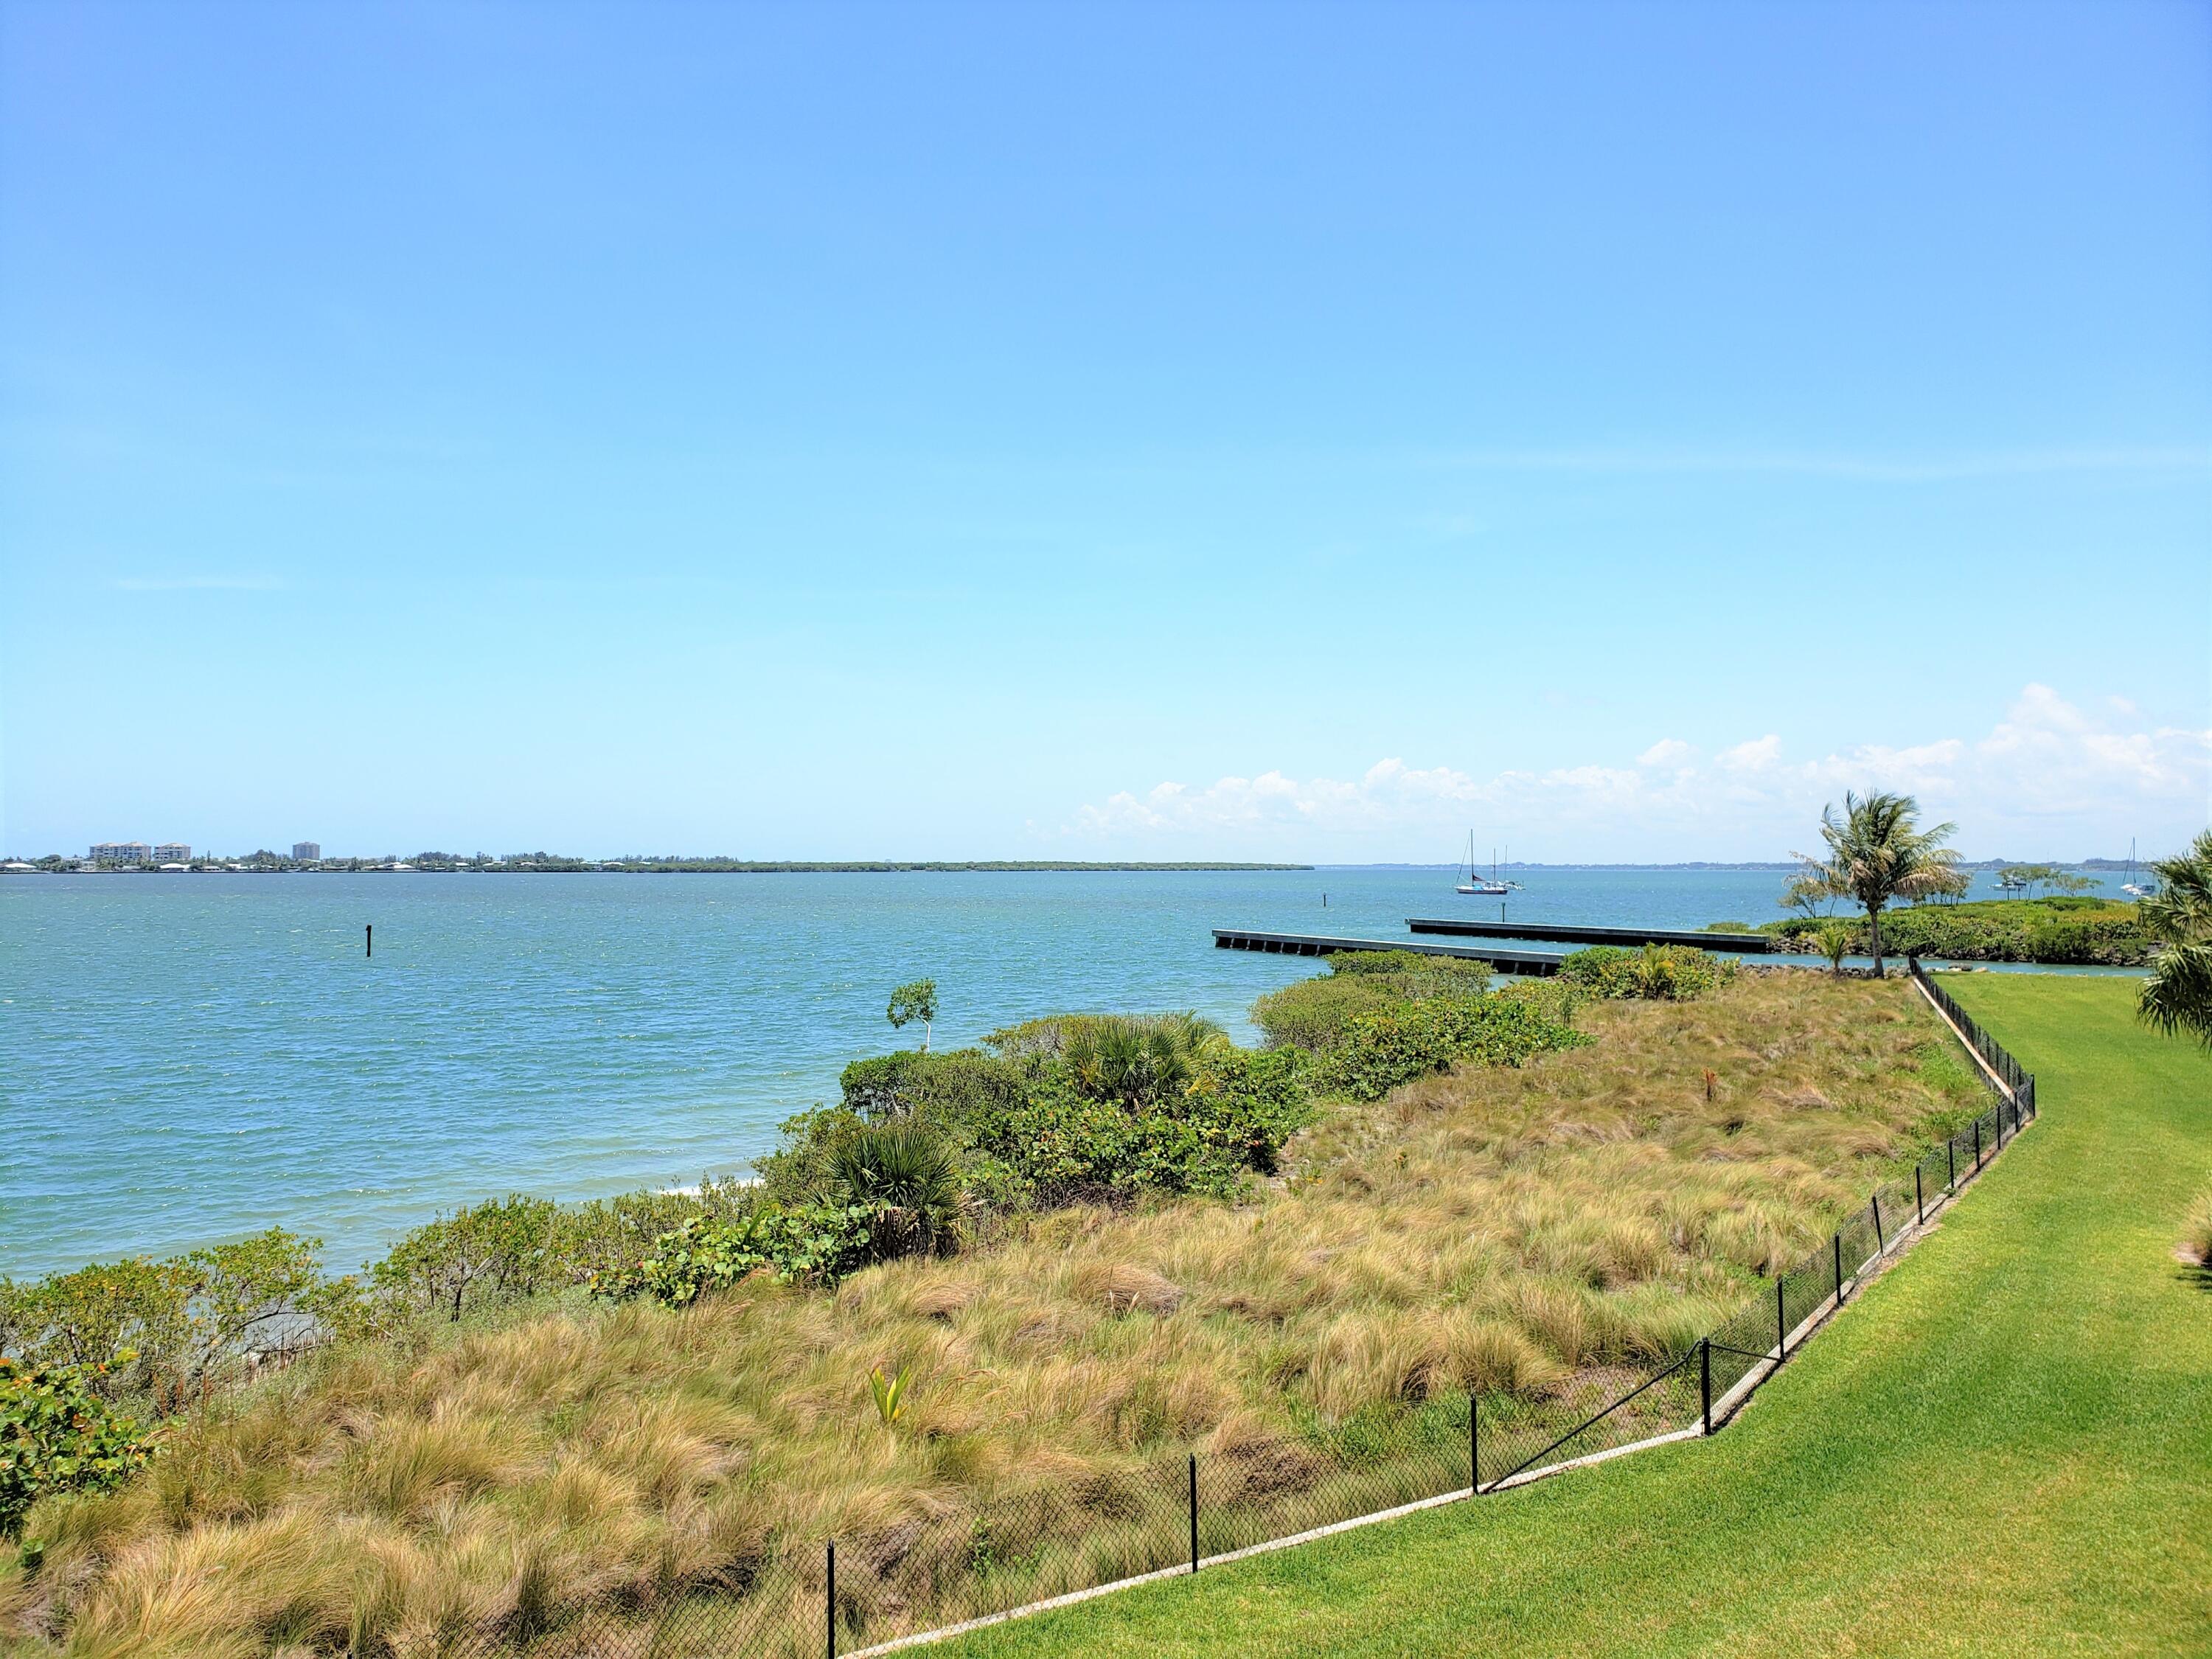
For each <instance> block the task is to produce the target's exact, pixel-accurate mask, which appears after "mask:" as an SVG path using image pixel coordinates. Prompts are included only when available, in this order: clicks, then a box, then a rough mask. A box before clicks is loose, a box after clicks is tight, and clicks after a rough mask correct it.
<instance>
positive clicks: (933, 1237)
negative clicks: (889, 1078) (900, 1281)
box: [829, 1123, 965, 1257]
mask: <svg viewBox="0 0 2212 1659" xmlns="http://www.w3.org/2000/svg"><path fill="white" fill-rule="evenodd" d="M829 1188H830V1196H832V1197H833V1198H836V1199H838V1200H842V1201H843V1202H845V1203H848V1204H872V1205H879V1206H882V1208H881V1210H880V1211H879V1212H878V1215H877V1217H876V1218H875V1220H874V1222H873V1223H872V1225H871V1231H872V1237H873V1245H874V1250H875V1254H876V1255H878V1256H879V1257H884V1256H894V1255H908V1254H909V1253H919V1254H921V1255H936V1254H938V1253H939V1252H940V1251H942V1250H945V1249H949V1248H950V1247H951V1245H952V1243H954V1241H955V1239H956V1238H957V1235H958V1231H959V1226H960V1218H961V1211H962V1205H963V1198H964V1196H965V1194H964V1193H963V1189H962V1187H961V1182H960V1165H959V1161H958V1159H957V1158H956V1157H955V1156H954V1153H953V1151H952V1148H951V1146H950V1145H948V1144H947V1143H946V1141H945V1139H944V1138H943V1137H942V1136H941V1135H939V1134H937V1133H934V1132H933V1131H931V1130H928V1129H924V1128H921V1127H918V1126H916V1125H914V1124H911V1123H866V1124H863V1125H861V1126H860V1128H858V1129H856V1130H855V1131H854V1133H853V1134H852V1136H851V1138H850V1139H848V1140H847V1141H846V1142H845V1143H844V1144H843V1145H842V1146H839V1147H838V1148H837V1150H836V1152H835V1153H833V1154H832V1155H831V1158H830V1160H829Z"/></svg>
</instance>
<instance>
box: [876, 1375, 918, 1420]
mask: <svg viewBox="0 0 2212 1659" xmlns="http://www.w3.org/2000/svg"><path fill="white" fill-rule="evenodd" d="M913 1375H914V1368H913V1367H912V1366H911V1365H902V1366H900V1367H899V1368H898V1370H896V1371H895V1372H894V1373H892V1374H891V1375H890V1376H884V1368H883V1367H882V1366H881V1365H878V1366H877V1367H876V1368H875V1369H874V1370H871V1371H870V1372H869V1373H868V1392H869V1393H870V1394H871V1395H874V1396H875V1401H876V1415H877V1416H878V1417H879V1418H881V1419H883V1425H884V1428H886V1429H890V1430H892V1431H896V1429H897V1427H898V1420H899V1419H901V1418H902V1417H904V1416H905V1415H906V1406H907V1400H906V1390H907V1384H908V1382H909V1381H911V1380H912V1378H913Z"/></svg>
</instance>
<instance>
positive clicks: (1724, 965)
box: [1559, 945, 1739, 1002]
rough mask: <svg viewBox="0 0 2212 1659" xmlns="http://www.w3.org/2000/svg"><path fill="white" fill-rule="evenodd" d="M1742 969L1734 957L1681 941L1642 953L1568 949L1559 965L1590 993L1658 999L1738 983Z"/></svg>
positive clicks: (1667, 999)
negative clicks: (1706, 951) (1716, 953)
mask: <svg viewBox="0 0 2212 1659" xmlns="http://www.w3.org/2000/svg"><path fill="white" fill-rule="evenodd" d="M1738 971H1739V969H1738V968H1737V965H1736V963H1735V960H1734V959H1733V958H1732V957H1712V956H1708V955H1706V954H1705V952H1704V951H1699V950H1695V949H1692V948H1691V947H1690V946H1688V945H1645V946H1644V948H1643V949H1641V950H1638V951H1629V950H1623V949H1622V948H1621V947H1620V946H1619V945H1593V946H1591V947H1590V948H1589V950H1587V951H1570V952H1568V954H1567V956H1566V957H1565V959H1564V960H1563V961H1562V962H1561V963H1559V977H1560V978H1562V979H1564V980H1565V981H1568V983H1570V984H1571V985H1577V986H1580V987H1582V988H1583V990H1585V991H1587V992H1589V994H1590V995H1592V996H1595V997H1607V998H1620V997H1642V998H1644V999H1645V1000H1648V1001H1656V1002H1674V1001H1679V1000H1681V999H1683V998H1685V997H1698V996H1703V995H1704V994H1705V993H1706V992H1708V991H1710V990H1711V989H1713V988H1714V987H1716V986H1720V985H1732V984H1734V983H1735V976H1736V974H1737V973H1738Z"/></svg>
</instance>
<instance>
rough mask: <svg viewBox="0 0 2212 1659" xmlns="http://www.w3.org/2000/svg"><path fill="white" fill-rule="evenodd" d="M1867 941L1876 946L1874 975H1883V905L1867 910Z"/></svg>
mask: <svg viewBox="0 0 2212 1659" xmlns="http://www.w3.org/2000/svg"><path fill="white" fill-rule="evenodd" d="M1867 943H1868V944H1869V945H1872V946H1873V947H1874V976H1875V978H1876V979H1880V978H1881V906H1880V905H1876V906H1875V908H1873V909H1871V910H1869V911H1868V912H1867Z"/></svg>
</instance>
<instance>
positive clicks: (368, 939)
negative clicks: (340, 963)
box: [362, 921, 376, 957]
mask: <svg viewBox="0 0 2212 1659" xmlns="http://www.w3.org/2000/svg"><path fill="white" fill-rule="evenodd" d="M362 944H363V945H367V946H368V949H366V950H364V951H362V955H363V956H365V957H373V956H374V955H375V954H376V924H375V923H374V922H373V921H372V922H370V923H369V924H368V928H367V931H366V932H365V933H363V935H362Z"/></svg>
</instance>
